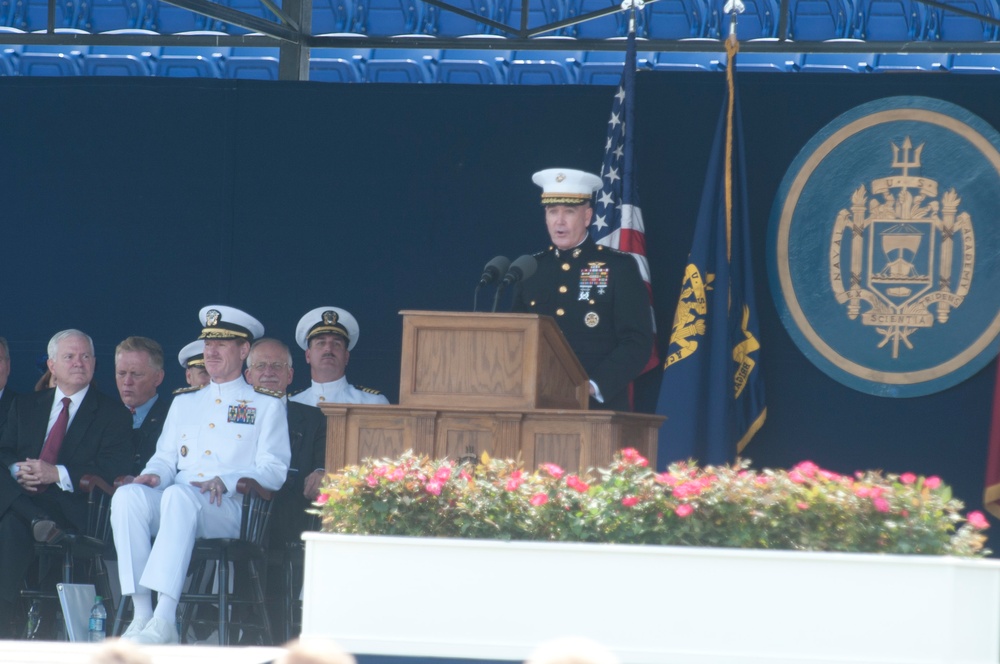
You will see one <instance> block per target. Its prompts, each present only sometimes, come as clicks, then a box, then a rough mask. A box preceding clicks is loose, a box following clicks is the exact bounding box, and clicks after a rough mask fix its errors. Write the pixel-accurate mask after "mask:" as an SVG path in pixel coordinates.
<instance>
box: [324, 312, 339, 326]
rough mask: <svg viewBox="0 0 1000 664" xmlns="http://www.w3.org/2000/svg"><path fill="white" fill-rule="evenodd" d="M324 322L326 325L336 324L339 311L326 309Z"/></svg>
mask: <svg viewBox="0 0 1000 664" xmlns="http://www.w3.org/2000/svg"><path fill="white" fill-rule="evenodd" d="M323 324H324V325H336V324H337V312H336V311H324V312H323Z"/></svg>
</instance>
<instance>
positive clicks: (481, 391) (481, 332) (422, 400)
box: [399, 311, 590, 410]
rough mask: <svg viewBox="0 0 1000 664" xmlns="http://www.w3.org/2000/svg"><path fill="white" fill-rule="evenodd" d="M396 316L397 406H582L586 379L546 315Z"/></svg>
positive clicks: (438, 313)
mask: <svg viewBox="0 0 1000 664" xmlns="http://www.w3.org/2000/svg"><path fill="white" fill-rule="evenodd" d="M401 313H402V315H403V353H402V355H403V361H402V366H401V367H400V372H399V374H400V375H399V405H401V406H415V407H430V408H455V407H460V408H482V409H497V408H509V409H533V408H567V409H574V410H577V409H581V410H582V409H586V408H587V405H588V401H589V395H590V387H589V383H588V380H587V374H586V372H585V371H584V370H583V367H582V366H581V365H580V361H579V360H578V359H577V358H576V355H575V354H574V353H573V350H572V349H571V348H570V347H569V344H568V343H567V342H566V338H565V337H564V336H563V334H562V331H561V330H560V329H559V327H558V326H557V325H556V324H555V321H553V320H552V319H551V318H549V317H548V316H539V315H537V314H469V313H456V312H445V311H403V312H401Z"/></svg>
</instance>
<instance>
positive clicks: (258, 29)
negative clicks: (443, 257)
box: [0, 0, 1000, 80]
mask: <svg viewBox="0 0 1000 664" xmlns="http://www.w3.org/2000/svg"><path fill="white" fill-rule="evenodd" d="M161 1H162V2H167V3H168V4H171V5H174V6H176V7H180V8H181V9H187V10H189V11H192V12H195V13H197V14H202V15H204V16H207V17H208V18H211V19H214V20H217V21H221V22H224V23H229V24H231V25H236V26H239V27H241V28H244V29H246V30H251V31H252V32H253V33H255V34H245V35H221V34H220V35H212V34H207V35H206V34H162V35H144V34H114V35H111V34H105V33H94V34H75V33H64V32H57V31H56V28H55V7H56V0H48V29H47V31H46V32H44V33H35V32H33V33H25V34H11V33H2V36H0V41H2V42H3V43H6V44H56V45H74V44H79V45H81V46H104V45H122V46H272V47H277V48H278V49H279V61H278V62H279V65H278V75H279V78H280V79H282V80H308V78H309V50H310V49H313V48H343V47H346V48H358V47H362V48H427V47H428V46H429V43H428V40H427V39H421V38H420V37H419V36H412V35H398V36H392V37H379V36H368V35H365V36H363V37H357V36H353V35H313V34H311V28H312V0H284V4H285V7H284V10H282V8H280V7H277V6H276V5H275V4H274V2H273V1H272V0H260V2H261V3H262V4H263V5H264V6H265V7H267V9H269V10H270V11H271V12H273V13H274V15H275V16H277V17H278V22H274V21H269V20H267V19H263V18H260V17H259V16H254V15H252V14H247V13H246V12H242V11H239V10H237V9H232V8H230V7H226V6H225V5H221V4H219V3H217V2H212V1H211V0H161ZM656 1H657V0H646V3H645V4H650V3H653V2H656ZM423 2H426V3H427V4H430V5H434V6H435V7H438V8H439V9H442V10H445V11H449V12H452V13H455V14H458V15H459V16H462V17H463V18H467V19H470V20H473V21H476V22H478V23H481V24H483V25H486V26H489V27H491V28H494V29H496V30H501V31H503V32H506V33H507V34H508V35H510V36H509V37H508V38H505V39H503V40H498V39H496V38H490V37H488V36H485V35H484V36H465V37H462V38H457V37H435V38H434V39H433V44H434V48H436V49H456V50H461V49H484V50H485V49H500V50H528V49H534V50H537V49H540V48H543V49H544V50H552V51H565V50H569V51H623V50H624V49H625V40H624V39H621V40H608V39H552V40H545V41H544V42H539V41H538V40H537V39H533V38H534V37H537V36H539V35H543V34H545V33H547V32H552V31H553V30H559V29H561V28H565V27H569V26H571V25H576V24H577V23H584V22H586V21H591V20H594V19H598V18H603V17H605V16H608V15H610V14H615V13H618V12H620V11H624V10H623V9H621V8H620V7H615V6H611V7H608V8H606V9H600V10H596V11H592V12H589V13H587V14H581V15H580V16H576V17H573V18H569V19H564V20H562V21H555V22H552V23H546V24H544V25H540V26H537V27H533V28H528V25H527V22H528V0H521V24H520V26H517V27H515V26H510V25H507V24H504V23H499V22H497V21H493V20H490V19H487V18H483V17H482V16H479V15H477V14H475V13H473V12H470V11H467V10H465V9H462V8H460V7H456V6H455V5H452V4H449V3H448V2H445V1H444V0H423ZM788 2H789V0H781V5H780V6H781V8H780V12H779V17H778V35H779V36H778V37H777V38H776V39H775V40H769V41H743V42H740V50H741V51H743V52H746V53H775V52H779V53H780V52H787V53H872V52H875V53H886V52H888V53H1000V41H998V42H981V41H977V42H927V41H909V42H874V41H856V42H855V41H836V42H829V41H819V42H817V41H794V42H793V41H790V40H788V39H787V32H788V25H787V23H788V19H787V15H788ZM917 2H920V3H921V4H924V5H928V6H930V7H934V8H936V9H942V10H945V11H949V12H952V13H955V14H959V15H962V16H968V17H971V18H976V19H979V20H981V21H983V22H985V23H990V24H992V25H997V26H1000V18H992V17H989V16H983V15H981V14H978V13H976V12H971V11H968V10H965V9H961V8H958V7H952V6H950V5H948V4H946V3H943V2H939V1H938V0H917ZM543 44H544V45H543ZM640 50H642V51H666V52H670V51H699V52H705V51H709V52H711V51H719V52H723V51H725V44H724V42H723V40H719V41H718V42H714V41H710V40H709V41H702V40H696V41H689V40H666V39H644V40H643V41H642V42H641V45H640Z"/></svg>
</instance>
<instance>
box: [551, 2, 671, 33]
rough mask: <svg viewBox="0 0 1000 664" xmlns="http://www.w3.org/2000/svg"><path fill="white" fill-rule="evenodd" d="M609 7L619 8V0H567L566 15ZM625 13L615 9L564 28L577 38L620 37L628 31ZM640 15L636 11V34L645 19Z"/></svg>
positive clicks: (571, 15)
mask: <svg viewBox="0 0 1000 664" xmlns="http://www.w3.org/2000/svg"><path fill="white" fill-rule="evenodd" d="M666 1H667V0H658V2H656V3H655V4H659V3H660V2H666ZM654 6H655V5H654ZM610 8H615V9H619V10H620V9H621V0H618V1H616V0H569V2H568V4H567V12H568V14H567V16H568V17H569V18H575V17H577V16H583V15H584V14H589V13H590V12H595V11H598V10H601V9H610ZM625 14H626V12H623V11H617V12H615V13H614V14H608V15H607V16H604V17H601V18H595V19H591V20H589V21H584V22H583V23H577V24H576V25H571V26H570V27H569V29H568V30H566V34H569V35H570V36H571V37H576V38H578V39H610V38H611V37H621V36H622V35H625V34H626V32H627V31H628V22H627V20H626V19H625ZM641 17H644V12H638V13H637V18H638V19H639V21H638V24H637V26H636V30H637V32H636V34H637V35H638V34H642V30H643V29H644V27H645V21H644V20H643V18H641Z"/></svg>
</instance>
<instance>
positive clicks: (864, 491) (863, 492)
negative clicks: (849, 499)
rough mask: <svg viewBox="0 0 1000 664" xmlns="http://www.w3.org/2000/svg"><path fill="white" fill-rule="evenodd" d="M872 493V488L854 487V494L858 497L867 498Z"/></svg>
mask: <svg viewBox="0 0 1000 664" xmlns="http://www.w3.org/2000/svg"><path fill="white" fill-rule="evenodd" d="M871 493H872V490H871V489H869V488H868V487H866V486H858V487H854V495H855V496H857V497H858V498H867V497H868V496H870V495H871Z"/></svg>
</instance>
